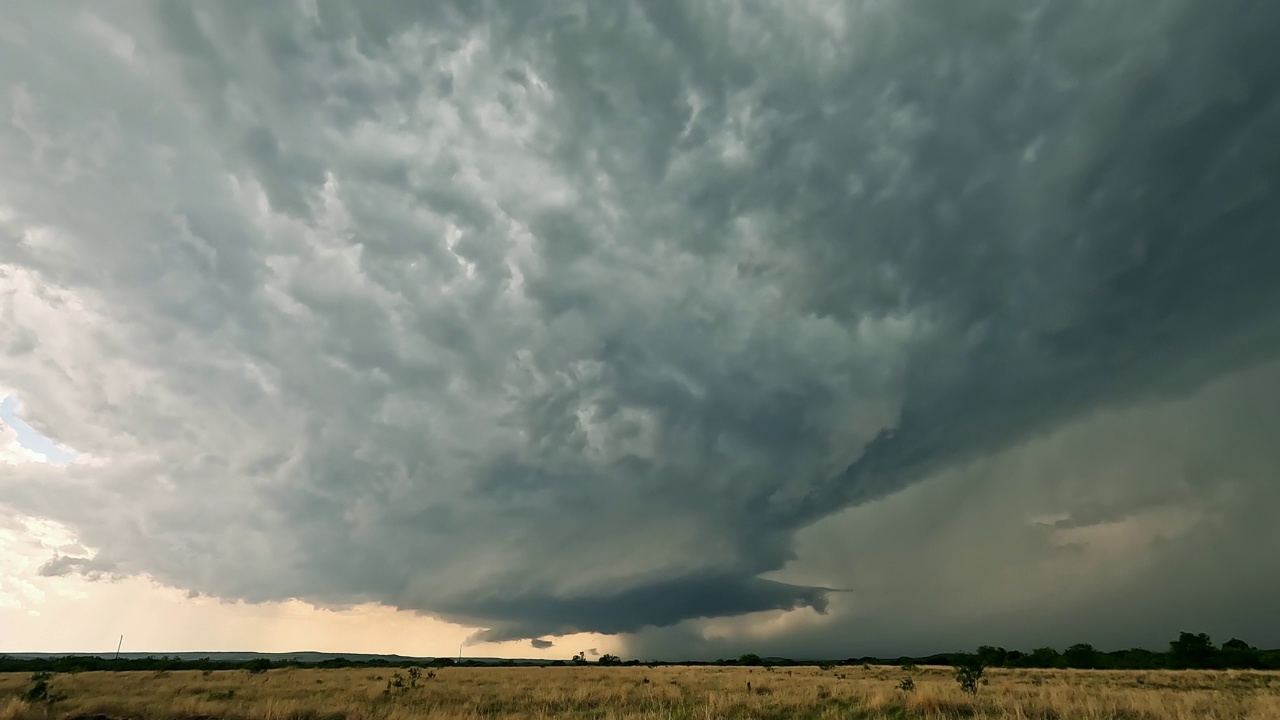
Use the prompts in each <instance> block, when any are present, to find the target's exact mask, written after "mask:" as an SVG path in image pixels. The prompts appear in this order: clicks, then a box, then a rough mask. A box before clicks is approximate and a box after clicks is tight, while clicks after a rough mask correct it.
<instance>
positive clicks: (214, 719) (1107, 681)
mask: <svg viewBox="0 0 1280 720" xmlns="http://www.w3.org/2000/svg"><path fill="white" fill-rule="evenodd" d="M396 672H397V671H396V670H393V669H385V668H383V669H368V668H362V669H343V670H316V669H283V670H272V671H270V672H267V673H261V674H257V675H250V674H248V673H247V672H245V671H243V670H237V671H230V670H228V671H218V672H212V673H202V672H199V671H180V672H179V671H175V672H168V673H164V672H161V673H152V672H127V673H126V672H121V673H106V672H96V673H82V674H76V675H54V676H53V677H52V679H51V680H50V682H49V690H50V692H51V694H52V696H53V697H54V698H55V701H54V702H52V703H48V702H27V701H25V700H23V699H22V697H21V694H22V692H23V690H24V689H26V688H28V687H30V685H31V679H30V676H29V675H26V674H21V675H20V674H3V675H0V720H65V719H69V718H82V719H86V718H97V719H98V720H102V719H103V718H113V719H114V718H136V719H137V720H177V719H184V720H191V719H198V720H340V719H351V720H364V719H366V718H368V719H373V718H392V719H395V718H403V719H405V720H408V719H409V718H458V719H461V718H546V719H551V718H578V719H582V720H587V719H593V718H653V719H655V720H656V719H658V718H663V719H665V718H679V719H688V720H695V719H696V720H714V719H715V718H732V719H741V720H747V719H750V718H761V719H781V718H970V717H976V718H1042V719H1045V720H1048V719H1062V720H1066V719H1068V718H1081V719H1086V718H1099V719H1100V718H1123V719H1125V720H1148V719H1149V720H1165V719H1173V718H1178V719H1180V720H1182V719H1185V720H1192V719H1195V720H1211V719H1215V718H1221V719H1223V720H1226V719H1228V718H1229V719H1231V720H1240V719H1241V718H1276V719H1278V720H1280V673H1259V672H1244V671H1219V672H1211V671H1145V672H1142V671H1097V672H1090V671H1053V670H989V671H988V676H989V683H988V684H986V685H983V686H981V687H980V688H979V691H978V694H977V696H976V697H970V696H968V695H965V694H964V693H962V692H961V691H960V689H959V688H958V686H957V685H956V683H955V681H954V679H953V678H952V675H951V672H950V670H949V669H947V668H921V669H919V670H917V671H915V672H914V673H912V675H913V677H914V681H915V689H914V690H912V691H910V692H904V691H902V690H900V689H898V688H897V684H898V681H899V680H900V679H901V678H902V677H904V675H906V673H904V672H903V671H902V670H900V669H898V668H889V667H870V668H864V667H836V668H834V669H831V670H821V669H819V668H790V669H787V668H778V669H776V670H773V671H768V670H766V669H765V668H745V667H695V668H681V667H658V668H645V667H614V668H599V667H548V668H535V667H527V668H445V669H440V670H436V671H435V672H436V675H435V677H433V678H427V677H426V674H425V671H424V675H423V677H422V679H421V680H420V681H419V682H418V686H417V687H416V688H404V689H393V690H392V691H391V692H389V693H388V692H387V681H388V680H390V679H391V678H392V677H393V676H394V674H395V673H396ZM399 672H400V673H401V674H402V675H404V674H405V673H404V671H399ZM406 680H407V677H406ZM748 683H750V688H749V689H748Z"/></svg>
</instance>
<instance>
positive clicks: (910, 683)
mask: <svg viewBox="0 0 1280 720" xmlns="http://www.w3.org/2000/svg"><path fill="white" fill-rule="evenodd" d="M898 689H899V690H901V691H902V692H911V691H913V690H915V689H916V681H915V680H912V679H911V677H910V676H907V677H904V678H902V679H901V680H899V681H898Z"/></svg>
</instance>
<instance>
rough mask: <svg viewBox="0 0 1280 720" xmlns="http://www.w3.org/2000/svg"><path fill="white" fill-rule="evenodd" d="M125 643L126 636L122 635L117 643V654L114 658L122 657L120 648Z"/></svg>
mask: <svg viewBox="0 0 1280 720" xmlns="http://www.w3.org/2000/svg"><path fill="white" fill-rule="evenodd" d="M123 645H124V636H123V635H121V636H120V642H118V643H116V656H115V657H114V658H112V660H119V659H120V648H121V647H122V646H123Z"/></svg>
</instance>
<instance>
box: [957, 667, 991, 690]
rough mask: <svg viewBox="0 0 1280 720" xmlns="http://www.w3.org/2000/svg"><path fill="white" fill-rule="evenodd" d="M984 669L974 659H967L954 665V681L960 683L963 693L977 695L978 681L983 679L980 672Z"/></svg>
mask: <svg viewBox="0 0 1280 720" xmlns="http://www.w3.org/2000/svg"><path fill="white" fill-rule="evenodd" d="M984 669H985V668H983V666H982V663H981V662H978V661H977V660H976V659H975V660H969V661H968V662H966V663H964V664H963V665H959V666H957V667H956V683H957V684H959V685H960V689H961V690H962V691H964V692H965V693H968V694H969V695H977V694H978V683H980V682H982V681H983V677H982V673H983V671H984ZM984 684H985V683H984Z"/></svg>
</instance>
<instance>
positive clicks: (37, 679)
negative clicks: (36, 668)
mask: <svg viewBox="0 0 1280 720" xmlns="http://www.w3.org/2000/svg"><path fill="white" fill-rule="evenodd" d="M52 677H53V676H51V675H50V674H49V673H47V672H38V673H32V674H31V685H30V686H28V687H27V689H26V690H24V691H23V692H22V699H23V700H26V701H27V702H29V703H38V702H53V698H52V697H50V695H49V680H50V679H52Z"/></svg>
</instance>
